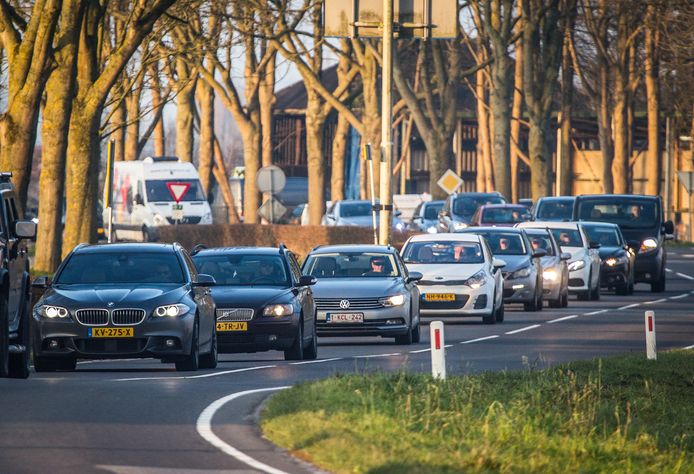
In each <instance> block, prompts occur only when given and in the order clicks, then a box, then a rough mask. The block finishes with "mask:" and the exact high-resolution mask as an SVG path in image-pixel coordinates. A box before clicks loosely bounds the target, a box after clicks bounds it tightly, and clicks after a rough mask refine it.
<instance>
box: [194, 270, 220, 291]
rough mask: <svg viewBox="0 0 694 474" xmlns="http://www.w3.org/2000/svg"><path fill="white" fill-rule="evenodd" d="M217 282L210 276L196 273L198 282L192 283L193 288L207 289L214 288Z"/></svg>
mask: <svg viewBox="0 0 694 474" xmlns="http://www.w3.org/2000/svg"><path fill="white" fill-rule="evenodd" d="M216 284H217V281H216V280H215V279H214V277H213V276H212V275H208V274H206V273H198V280H197V281H195V282H193V287H202V288H209V287H210V286H215V285H216Z"/></svg>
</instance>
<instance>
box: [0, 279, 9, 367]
mask: <svg viewBox="0 0 694 474" xmlns="http://www.w3.org/2000/svg"><path fill="white" fill-rule="evenodd" d="M9 374H10V320H9V314H8V313H7V287H3V288H2V289H1V290H0V377H7V376H8V375H9Z"/></svg>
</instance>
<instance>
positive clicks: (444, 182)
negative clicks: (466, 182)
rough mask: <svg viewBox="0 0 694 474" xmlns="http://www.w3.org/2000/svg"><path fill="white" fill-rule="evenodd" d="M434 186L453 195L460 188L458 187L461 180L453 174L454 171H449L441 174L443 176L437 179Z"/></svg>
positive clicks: (461, 182)
mask: <svg viewBox="0 0 694 474" xmlns="http://www.w3.org/2000/svg"><path fill="white" fill-rule="evenodd" d="M436 184H438V185H439V187H440V188H441V189H443V190H444V191H446V193H448V194H453V193H454V192H455V191H456V190H457V189H458V188H459V187H460V185H461V184H463V180H462V178H461V177H460V176H458V175H457V174H455V171H453V170H451V169H449V170H448V171H446V172H445V173H443V176H441V178H439V180H438V181H437V182H436Z"/></svg>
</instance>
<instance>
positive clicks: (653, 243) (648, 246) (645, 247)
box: [639, 237, 658, 252]
mask: <svg viewBox="0 0 694 474" xmlns="http://www.w3.org/2000/svg"><path fill="white" fill-rule="evenodd" d="M657 248H658V241H657V240H656V239H654V238H653V237H649V238H647V239H646V240H644V241H643V242H641V248H640V249H639V252H651V251H653V250H655V249H657Z"/></svg>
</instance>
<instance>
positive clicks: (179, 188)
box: [166, 181, 190, 204]
mask: <svg viewBox="0 0 694 474" xmlns="http://www.w3.org/2000/svg"><path fill="white" fill-rule="evenodd" d="M166 187H167V188H169V192H170V193H171V197H173V199H174V201H176V204H178V203H179V202H180V201H181V199H183V196H185V195H186V193H187V192H188V190H189V189H190V183H177V182H175V181H170V182H168V183H166Z"/></svg>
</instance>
